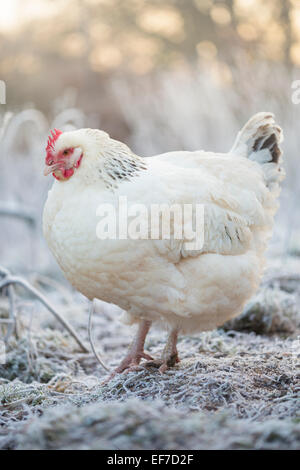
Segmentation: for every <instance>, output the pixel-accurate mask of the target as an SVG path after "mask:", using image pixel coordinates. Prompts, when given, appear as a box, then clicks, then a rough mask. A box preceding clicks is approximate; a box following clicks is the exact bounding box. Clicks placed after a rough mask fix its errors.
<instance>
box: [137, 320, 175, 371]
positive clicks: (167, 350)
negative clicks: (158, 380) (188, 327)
mask: <svg viewBox="0 0 300 470" xmlns="http://www.w3.org/2000/svg"><path fill="white" fill-rule="evenodd" d="M177 339H178V330H177V329H173V330H172V331H171V332H170V334H169V336H168V339H167V343H166V345H165V347H164V350H163V352H162V356H161V359H154V360H152V361H148V362H146V364H145V367H156V368H157V369H159V372H160V373H161V374H163V373H164V372H165V371H166V370H167V369H168V368H169V367H173V366H175V364H176V363H177V362H179V361H180V359H179V357H178V351H177Z"/></svg>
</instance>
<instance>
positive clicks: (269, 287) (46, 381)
mask: <svg viewBox="0 0 300 470" xmlns="http://www.w3.org/2000/svg"><path fill="white" fill-rule="evenodd" d="M244 73H245V76H243V75H242V71H239V77H238V78H239V80H236V82H235V87H232V88H231V89H230V90H229V91H228V90H224V89H222V88H221V87H219V86H218V85H217V84H216V83H214V82H213V80H210V79H208V78H207V77H206V76H205V75H203V74H202V75H201V74H200V75H199V76H196V77H195V76H192V75H189V74H186V75H185V74H183V75H180V76H173V75H171V76H170V75H166V76H161V77H159V78H157V79H156V81H154V82H153V83H146V82H145V80H143V82H141V83H140V84H139V85H138V86H137V85H136V88H134V86H133V85H131V84H128V83H126V82H125V81H122V82H120V81H115V82H112V95H113V96H114V100H115V102H118V103H119V108H120V109H119V113H120V115H122V116H123V118H124V121H125V122H126V125H127V127H128V128H129V129H130V133H129V136H128V140H127V143H128V144H129V145H130V146H131V147H132V148H133V149H134V150H135V151H136V152H138V153H140V154H141V155H151V154H153V153H157V152H159V151H166V150H172V149H179V148H186V149H195V148H205V149H209V150H218V151H222V150H223V151H225V150H227V149H228V148H230V145H231V143H232V142H233V139H234V137H235V134H236V132H237V130H238V128H239V127H240V126H241V124H243V122H244V121H245V120H246V119H247V118H248V117H249V116H250V115H251V114H252V113H254V112H256V111H261V110H270V111H273V112H275V113H276V115H277V118H278V121H279V123H280V124H281V125H282V127H283V129H284V132H285V136H286V140H285V143H284V150H285V160H286V165H285V166H286V170H287V179H286V181H285V183H284V187H283V192H282V196H281V208H280V211H279V214H278V216H277V219H276V224H275V233H274V237H273V240H272V243H271V246H270V249H269V251H268V269H267V272H266V274H265V277H264V279H263V281H262V284H261V287H260V290H259V292H258V293H257V295H256V296H255V297H254V298H253V299H252V300H251V302H250V303H249V305H248V306H247V307H246V309H245V311H244V314H243V315H242V316H241V317H239V318H238V319H235V320H234V321H232V322H230V324H227V325H225V326H224V328H222V329H218V330H216V331H213V332H208V333H203V334H200V335H198V336H195V337H188V336H186V337H181V338H180V340H179V353H180V356H181V359H182V361H181V362H180V364H178V365H177V366H176V367H175V368H174V369H172V370H170V371H167V372H166V374H165V375H163V376H161V375H160V374H159V372H158V371H157V370H145V369H141V370H140V371H138V372H135V373H129V374H123V375H120V376H117V377H115V378H114V379H113V380H112V381H111V382H109V383H108V384H103V381H104V379H105V378H106V376H107V373H106V372H105V371H104V370H103V369H102V368H101V367H100V365H99V364H98V362H97V360H96V359H95V357H94V355H93V354H92V353H83V352H82V351H80V349H79V347H78V345H77V344H76V342H75V341H74V339H73V338H71V337H70V335H69V334H68V332H67V331H66V330H65V329H63V328H62V327H61V325H60V323H59V322H58V321H57V320H56V319H55V318H54V317H53V316H52V315H51V314H50V313H49V312H48V311H47V310H46V309H45V308H44V307H42V306H41V304H40V303H39V302H38V301H37V300H36V299H34V298H33V297H30V296H29V295H28V293H26V292H25V291H24V290H23V289H22V288H21V287H18V288H17V289H16V306H15V307H16V312H17V317H18V322H17V326H18V328H17V332H18V337H15V335H11V336H10V339H9V343H8V345H7V349H6V364H4V365H0V448H3V449H7V448H9V449H11V448H12V449H31V448H33V449H48V448H49V449H62V448H82V449H92V448H103V449H201V448H213V449H215V448H221V449H232V448H233V449H241V448H242V449H248V448H255V449H261V448H272V449H294V448H300V380H299V379H300V370H299V360H300V358H299V350H300V339H299V335H300V269H299V268H300V256H299V255H300V236H299V233H300V232H299V228H300V217H299V213H300V211H299V185H298V181H299V153H298V149H299V143H298V138H297V135H298V129H297V123H298V122H299V117H300V116H298V114H299V112H300V106H298V107H297V106H295V105H292V104H291V102H290V89H291V88H290V82H289V77H288V76H287V75H286V74H285V72H284V71H283V70H277V71H276V73H275V72H274V73H273V74H272V76H273V80H272V83H269V80H268V77H269V76H270V70H268V69H264V68H263V67H261V68H260V69H259V73H258V72H257V71H255V70H253V71H252V70H249V69H247V70H245V72H244ZM241 84H242V85H241ZM242 86H243V88H241V87H242ZM262 87H264V88H262ZM249 96H251V103H249ZM74 106H75V103H72V102H67V103H66V102H63V103H62V102H61V103H60V107H59V108H55V109H54V110H53V116H55V117H54V118H53V119H50V120H48V119H46V118H45V116H43V115H42V114H41V113H39V112H38V111H37V110H34V109H32V110H29V109H25V110H24V111H22V112H21V113H16V114H14V115H13V114H10V113H8V114H6V115H5V116H4V115H2V116H0V118H1V123H2V128H1V131H0V139H2V140H1V141H0V149H1V154H0V160H1V163H3V162H4V163H5V164H4V165H1V173H0V223H1V230H0V250H1V252H0V265H4V266H6V267H7V268H9V269H11V270H12V272H14V273H17V274H22V275H24V276H25V277H26V278H27V279H28V281H30V282H31V283H32V285H34V286H35V287H37V288H38V289H39V290H40V291H41V292H43V293H45V294H46V296H47V298H48V299H49V300H50V301H51V302H52V303H53V304H54V305H55V307H56V308H57V310H58V311H59V312H61V313H62V315H63V316H64V317H65V318H67V319H68V320H69V322H70V323H71V324H72V326H73V327H74V328H75V330H76V332H77V333H78V334H80V336H81V337H82V338H83V339H84V341H85V343H86V344H87V345H88V347H89V348H90V346H89V343H88V335H87V323H88V305H87V302H86V300H85V299H84V298H83V297H82V296H80V295H79V294H78V293H76V292H74V291H72V290H71V288H70V286H69V285H67V284H66V283H65V282H64V281H63V280H62V277H61V274H60V273H59V271H58V269H57V267H56V265H55V263H54V261H53V259H52V258H51V256H50V255H49V251H48V249H47V247H46V245H45V243H44V241H43V239H42V237H41V228H40V227H41V223H40V216H41V210H42V206H43V203H44V200H45V198H46V193H47V188H48V187H49V184H50V179H45V178H44V177H43V176H42V169H43V156H44V146H45V140H46V135H47V133H48V130H49V127H50V128H53V127H57V128H62V129H66V128H72V127H83V126H99V127H102V126H101V110H100V111H99V121H95V120H94V118H92V117H91V116H85V115H84V114H83V113H82V111H81V110H78V109H76V108H75V107H74ZM112 134H113V133H112ZM113 136H114V137H116V135H113ZM4 214H5V216H4ZM17 216H18V217H17ZM19 216H21V218H20V217H19ZM8 310H9V304H8V300H7V298H6V297H5V296H2V297H1V296H0V320H1V319H2V320H5V319H6V318H7V316H8ZM100 311H101V314H100ZM118 314H119V312H117V310H116V309H115V308H112V307H109V306H106V307H105V308H104V312H103V308H102V306H101V305H100V304H97V305H96V310H95V313H94V316H93V328H92V333H93V338H94V341H95V344H96V347H97V349H98V351H99V352H101V356H102V358H103V359H104V360H105V362H106V363H108V364H109V366H110V367H111V368H113V367H114V366H115V365H117V364H118V362H119V361H120V359H121V358H122V356H123V355H124V354H125V351H126V348H127V347H128V344H129V342H130V338H131V336H132V334H133V331H132V330H131V329H130V328H129V327H127V326H124V325H122V324H121V323H119V322H118V320H117V317H118ZM3 325H4V324H3ZM0 327H1V322H0ZM3 332H4V331H3ZM3 332H2V333H3ZM164 341H165V333H163V332H160V331H155V330H154V331H151V334H150V335H149V338H148V339H147V345H146V347H147V349H148V351H150V353H151V354H152V355H154V356H156V355H158V354H159V352H160V351H161V349H162V348H163V345H164ZM0 357H1V356H0Z"/></svg>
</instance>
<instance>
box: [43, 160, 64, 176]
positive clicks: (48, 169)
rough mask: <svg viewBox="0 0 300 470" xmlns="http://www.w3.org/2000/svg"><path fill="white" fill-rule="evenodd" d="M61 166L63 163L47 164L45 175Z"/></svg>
mask: <svg viewBox="0 0 300 470" xmlns="http://www.w3.org/2000/svg"><path fill="white" fill-rule="evenodd" d="M60 167H61V163H54V164H53V165H46V166H45V168H44V176H48V175H50V173H53V172H54V171H55V170H58V168H60Z"/></svg>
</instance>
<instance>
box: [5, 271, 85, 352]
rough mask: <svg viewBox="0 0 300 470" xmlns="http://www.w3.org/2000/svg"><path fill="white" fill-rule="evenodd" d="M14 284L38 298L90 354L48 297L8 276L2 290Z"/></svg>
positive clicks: (16, 278)
mask: <svg viewBox="0 0 300 470" xmlns="http://www.w3.org/2000/svg"><path fill="white" fill-rule="evenodd" d="M12 284H18V285H20V286H22V287H24V289H26V290H27V291H29V292H30V293H31V294H32V295H33V296H34V297H36V298H37V299H38V300H39V301H40V302H41V303H42V304H43V305H44V306H45V307H46V308H47V309H48V310H49V312H51V313H52V314H53V315H54V316H55V318H56V319H57V320H58V321H59V322H60V323H61V324H62V325H63V326H64V327H65V328H66V330H67V331H68V332H69V333H70V335H71V336H72V337H73V338H74V339H75V341H76V342H77V344H78V345H79V346H80V348H81V349H82V351H84V352H89V350H88V348H87V347H86V346H85V345H84V343H83V342H82V340H81V339H80V338H79V336H78V335H77V333H76V332H75V330H74V329H73V327H72V326H71V325H70V324H69V323H68V322H67V320H65V319H64V318H63V317H62V316H61V314H60V313H58V312H57V311H56V309H55V308H54V307H53V306H52V305H51V304H50V302H49V301H48V300H47V299H46V297H45V296H44V295H43V294H41V293H40V292H39V291H38V290H37V289H35V288H34V287H33V286H31V285H30V284H29V283H28V282H27V281H25V280H24V279H22V278H21V277H17V276H9V275H7V276H6V277H5V279H4V280H2V281H1V282H0V290H1V289H3V288H5V287H7V286H11V285H12Z"/></svg>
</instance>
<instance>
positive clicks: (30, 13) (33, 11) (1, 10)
mask: <svg viewBox="0 0 300 470" xmlns="http://www.w3.org/2000/svg"><path fill="white" fill-rule="evenodd" d="M59 3H61V2H49V1H48V0H0V31H11V30H14V29H15V28H17V27H18V26H19V25H21V24H22V23H24V22H26V21H27V20H30V19H35V18H38V17H42V16H46V15H49V14H51V13H53V12H54V11H55V10H57V8H58V7H59Z"/></svg>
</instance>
